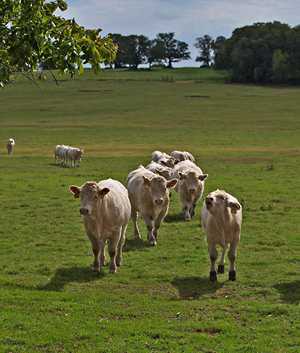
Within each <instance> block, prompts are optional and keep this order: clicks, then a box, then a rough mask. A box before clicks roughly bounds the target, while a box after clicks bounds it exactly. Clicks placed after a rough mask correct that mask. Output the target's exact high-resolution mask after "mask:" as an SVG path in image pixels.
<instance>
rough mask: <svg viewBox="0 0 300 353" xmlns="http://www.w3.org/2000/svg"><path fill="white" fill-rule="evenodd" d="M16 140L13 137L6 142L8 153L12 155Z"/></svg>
mask: <svg viewBox="0 0 300 353" xmlns="http://www.w3.org/2000/svg"><path fill="white" fill-rule="evenodd" d="M15 144H16V142H15V140H14V139H13V138H9V139H8V141H7V144H6V148H7V154H8V155H9V156H11V155H12V154H13V152H14V148H15Z"/></svg>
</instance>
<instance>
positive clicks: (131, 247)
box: [124, 238, 150, 252]
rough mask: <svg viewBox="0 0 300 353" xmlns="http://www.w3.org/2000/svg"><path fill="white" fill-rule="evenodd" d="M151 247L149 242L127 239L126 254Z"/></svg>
mask: <svg viewBox="0 0 300 353" xmlns="http://www.w3.org/2000/svg"><path fill="white" fill-rule="evenodd" d="M149 247H150V245H149V243H148V241H146V240H143V239H138V238H133V239H126V243H125V246H124V252H128V251H136V250H143V249H145V248H149Z"/></svg>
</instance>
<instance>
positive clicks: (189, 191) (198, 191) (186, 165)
mask: <svg viewBox="0 0 300 353" xmlns="http://www.w3.org/2000/svg"><path fill="white" fill-rule="evenodd" d="M174 177H176V178H178V184H177V187H176V189H175V190H176V191H177V192H178V193H179V196H180V201H181V204H182V211H183V216H184V220H186V221H190V220H191V219H192V218H193V217H194V215H195V208H196V205H197V202H198V200H199V199H200V198H201V197H202V194H203V191H204V182H205V179H206V178H207V177H208V174H203V172H202V170H201V169H200V168H199V167H198V166H197V165H196V164H195V163H193V162H192V161H190V160H185V161H182V162H179V163H178V164H176V166H175V168H174Z"/></svg>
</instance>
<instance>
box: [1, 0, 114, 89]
mask: <svg viewBox="0 0 300 353" xmlns="http://www.w3.org/2000/svg"><path fill="white" fill-rule="evenodd" d="M66 9H67V3H66V2H65V1H64V0H55V1H51V2H48V1H45V0H2V1H1V2H0V82H1V83H2V85H3V84H5V83H7V82H8V81H9V79H10V76H11V74H12V73H14V72H23V73H26V74H30V73H32V72H33V71H34V70H36V69H37V68H38V67H39V65H41V64H44V65H45V66H46V67H55V68H57V69H59V70H60V71H62V72H65V73H69V74H71V75H74V74H75V73H76V72H83V65H84V64H87V63H89V64H91V66H92V68H93V70H94V71H98V70H99V68H100V66H99V65H100V63H101V62H104V61H112V60H113V59H114V57H115V55H116V51H117V47H116V46H115V44H114V43H113V42H112V40H111V39H110V38H102V37H101V36H100V32H101V30H100V29H93V30H91V29H85V28H84V27H82V26H80V25H78V24H77V23H76V22H75V20H74V19H73V20H67V19H64V18H63V17H60V16H58V15H56V14H55V13H56V11H57V10H61V11H65V10H66Z"/></svg>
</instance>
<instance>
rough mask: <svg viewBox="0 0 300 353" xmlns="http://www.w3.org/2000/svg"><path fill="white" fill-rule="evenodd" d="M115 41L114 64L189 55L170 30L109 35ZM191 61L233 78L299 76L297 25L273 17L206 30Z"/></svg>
mask: <svg viewBox="0 0 300 353" xmlns="http://www.w3.org/2000/svg"><path fill="white" fill-rule="evenodd" d="M110 36H111V38H112V40H113V42H114V43H116V44H117V45H118V48H119V49H118V53H117V55H116V59H115V61H114V65H115V67H116V68H122V67H129V68H132V69H137V68H138V67H139V65H141V64H148V65H149V67H150V68H151V66H152V65H153V64H160V65H164V66H166V67H168V68H172V67H173V63H176V62H180V61H183V60H189V59H191V55H190V51H189V46H188V44H187V43H185V42H182V41H179V40H177V39H176V38H175V33H174V32H169V33H159V34H157V36H156V38H155V39H152V40H151V39H149V38H148V37H146V36H144V35H129V36H124V35H121V34H111V35H110ZM194 46H195V47H196V48H197V49H198V56H197V57H196V61H197V62H199V63H200V66H201V67H213V68H215V69H217V70H227V71H228V72H229V76H230V78H231V80H232V81H233V82H253V83H288V82H296V83H298V82H300V26H296V27H291V26H289V25H288V24H284V23H280V22H278V21H275V22H270V23H255V24H253V25H250V26H244V27H241V28H237V29H235V30H234V31H233V33H232V36H231V37H230V38H225V37H224V36H218V37H217V38H215V39H214V38H212V37H211V36H209V35H207V34H206V35H204V36H202V37H198V38H196V41H195V44H194Z"/></svg>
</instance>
